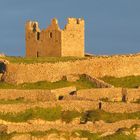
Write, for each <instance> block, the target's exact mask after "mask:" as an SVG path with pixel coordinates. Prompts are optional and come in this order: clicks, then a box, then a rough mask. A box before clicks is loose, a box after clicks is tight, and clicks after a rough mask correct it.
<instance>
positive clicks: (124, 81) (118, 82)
mask: <svg viewBox="0 0 140 140" xmlns="http://www.w3.org/2000/svg"><path fill="white" fill-rule="evenodd" d="M101 80H103V81H105V82H107V83H109V84H112V85H114V86H115V87H124V88H137V87H139V86H140V76H127V77H121V78H116V77H109V76H105V77H103V78H101Z"/></svg>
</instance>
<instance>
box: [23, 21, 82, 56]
mask: <svg viewBox="0 0 140 140" xmlns="http://www.w3.org/2000/svg"><path fill="white" fill-rule="evenodd" d="M25 30H26V31H25V32H26V56H27V57H39V56H52V57H61V56H76V57H84V20H83V19H81V18H68V19H67V24H66V26H65V28H64V29H60V27H59V24H58V20H57V19H56V18H54V19H52V21H51V24H50V25H49V26H48V27H47V28H46V29H43V30H40V28H39V24H38V22H37V21H27V22H26V25H25Z"/></svg>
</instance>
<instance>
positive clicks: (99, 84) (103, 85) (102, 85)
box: [83, 74, 114, 88]
mask: <svg viewBox="0 0 140 140" xmlns="http://www.w3.org/2000/svg"><path fill="white" fill-rule="evenodd" d="M83 76H84V77H85V78H86V79H88V80H89V81H91V82H92V83H95V84H96V86H97V87H98V88H112V87H114V86H113V85H111V84H108V83H106V82H104V81H103V80H100V79H98V78H96V77H93V76H92V77H91V76H89V75H87V74H83Z"/></svg>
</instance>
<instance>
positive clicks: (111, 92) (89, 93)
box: [77, 88, 140, 102]
mask: <svg viewBox="0 0 140 140" xmlns="http://www.w3.org/2000/svg"><path fill="white" fill-rule="evenodd" d="M122 96H123V91H122V88H102V89H98V88H97V89H84V90H79V91H77V97H80V98H81V99H87V100H102V99H103V100H107V101H116V102H118V101H119V102H120V101H122ZM138 99H140V89H126V101H127V102H135V101H137V100H138Z"/></svg>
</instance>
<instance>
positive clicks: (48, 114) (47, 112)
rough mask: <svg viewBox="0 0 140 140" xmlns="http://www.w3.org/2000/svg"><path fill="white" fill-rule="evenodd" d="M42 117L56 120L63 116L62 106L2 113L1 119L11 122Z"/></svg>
mask: <svg viewBox="0 0 140 140" xmlns="http://www.w3.org/2000/svg"><path fill="white" fill-rule="evenodd" d="M34 118H40V119H43V120H47V121H55V120H58V119H60V118H61V107H55V108H47V109H43V108H38V107H36V108H34V109H28V110H26V111H25V112H19V113H2V112H1V113H0V119H3V120H6V121H11V122H26V121H27V120H30V119H34Z"/></svg>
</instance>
